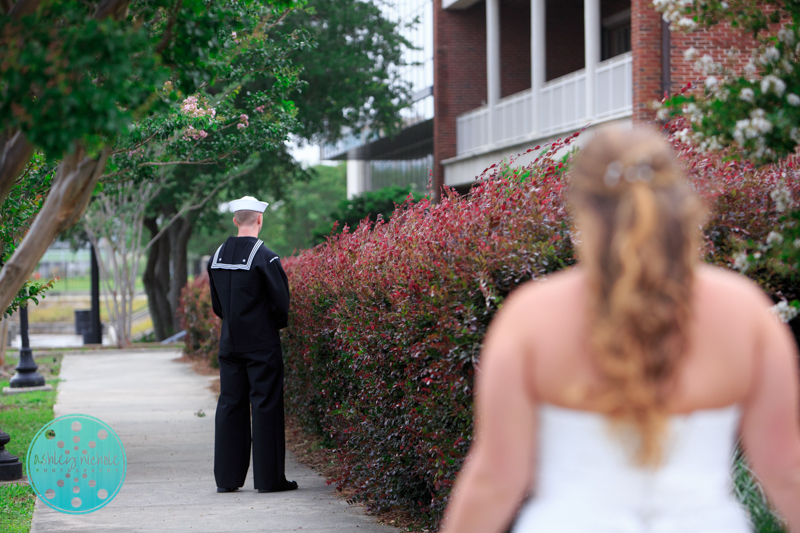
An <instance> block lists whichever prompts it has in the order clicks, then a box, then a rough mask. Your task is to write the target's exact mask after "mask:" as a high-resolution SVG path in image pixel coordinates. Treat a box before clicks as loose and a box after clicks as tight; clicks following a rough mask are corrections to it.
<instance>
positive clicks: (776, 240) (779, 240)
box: [767, 231, 783, 246]
mask: <svg viewBox="0 0 800 533" xmlns="http://www.w3.org/2000/svg"><path fill="white" fill-rule="evenodd" d="M773 244H783V235H781V234H780V233H778V232H777V231H770V232H769V235H767V245H770V246H771V245H773Z"/></svg>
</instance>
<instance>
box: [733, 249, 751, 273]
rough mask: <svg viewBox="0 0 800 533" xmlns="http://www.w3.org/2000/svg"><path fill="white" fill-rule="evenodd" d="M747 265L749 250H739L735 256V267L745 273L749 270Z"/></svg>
mask: <svg viewBox="0 0 800 533" xmlns="http://www.w3.org/2000/svg"><path fill="white" fill-rule="evenodd" d="M747 266H748V263H747V252H739V253H738V254H736V257H734V258H733V268H735V269H736V270H738V271H739V272H741V273H743V274H744V272H745V271H746V270H747Z"/></svg>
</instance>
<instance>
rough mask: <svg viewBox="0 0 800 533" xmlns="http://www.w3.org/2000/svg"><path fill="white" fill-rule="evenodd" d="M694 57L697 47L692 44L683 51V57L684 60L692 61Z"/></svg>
mask: <svg viewBox="0 0 800 533" xmlns="http://www.w3.org/2000/svg"><path fill="white" fill-rule="evenodd" d="M696 57H697V48H695V47H694V46H690V47H689V48H687V49H686V51H685V52H683V59H684V60H686V61H694V59H695V58H696Z"/></svg>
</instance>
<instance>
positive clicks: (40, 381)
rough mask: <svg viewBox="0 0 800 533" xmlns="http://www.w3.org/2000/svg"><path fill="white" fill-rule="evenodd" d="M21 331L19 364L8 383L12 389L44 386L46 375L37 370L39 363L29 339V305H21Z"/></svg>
mask: <svg viewBox="0 0 800 533" xmlns="http://www.w3.org/2000/svg"><path fill="white" fill-rule="evenodd" d="M19 332H20V337H22V348H20V349H19V364H18V365H17V373H16V374H14V375H13V376H12V377H11V380H10V381H9V383H8V384H9V386H10V387H11V388H12V389H18V388H21V387H42V386H44V377H43V376H42V375H41V374H40V373H38V372H37V371H36V370H37V369H38V368H39V365H37V364H36V363H34V362H33V352H32V351H31V346H30V340H29V339H28V306H24V307H20V310H19Z"/></svg>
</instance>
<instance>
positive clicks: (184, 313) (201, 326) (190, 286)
mask: <svg viewBox="0 0 800 533" xmlns="http://www.w3.org/2000/svg"><path fill="white" fill-rule="evenodd" d="M178 317H179V318H180V321H181V327H182V328H183V329H184V331H186V340H185V342H184V352H185V353H186V354H187V355H189V356H193V357H202V358H203V359H207V360H208V362H209V363H210V364H211V366H213V367H214V368H219V360H218V359H217V355H218V353H219V333H220V328H221V326H222V323H221V321H220V319H219V318H217V315H215V314H214V310H213V308H212V307H211V289H210V288H209V285H208V276H206V275H202V276H198V277H197V278H195V279H194V280H193V281H190V282H189V283H187V284H186V286H185V287H184V288H183V290H182V291H181V300H180V307H179V308H178Z"/></svg>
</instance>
